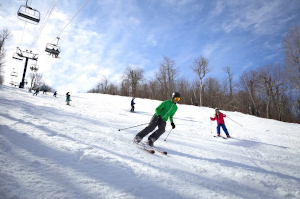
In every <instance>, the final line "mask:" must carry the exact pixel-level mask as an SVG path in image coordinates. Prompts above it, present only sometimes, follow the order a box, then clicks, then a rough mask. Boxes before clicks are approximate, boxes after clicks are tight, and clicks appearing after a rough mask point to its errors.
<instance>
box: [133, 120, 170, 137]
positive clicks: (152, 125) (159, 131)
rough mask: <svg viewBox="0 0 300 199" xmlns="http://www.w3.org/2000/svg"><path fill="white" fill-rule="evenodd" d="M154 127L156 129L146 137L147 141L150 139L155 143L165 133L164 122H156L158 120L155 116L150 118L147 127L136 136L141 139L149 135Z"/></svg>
mask: <svg viewBox="0 0 300 199" xmlns="http://www.w3.org/2000/svg"><path fill="white" fill-rule="evenodd" d="M156 127H158V129H157V130H156V131H154V132H153V133H152V134H151V135H150V136H149V137H148V140H149V139H151V140H152V141H153V142H155V141H156V140H157V139H158V138H159V137H160V136H161V135H162V134H163V133H164V132H165V129H166V122H165V121H161V122H158V118H157V117H155V116H153V117H152V118H151V121H150V123H149V124H148V126H147V127H146V128H144V129H143V130H142V131H140V132H139V133H138V134H137V135H136V136H139V137H140V138H143V137H145V136H146V135H148V134H149V133H151V132H152V131H153V130H154V129H155V128H156Z"/></svg>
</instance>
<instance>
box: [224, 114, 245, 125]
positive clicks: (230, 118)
mask: <svg viewBox="0 0 300 199" xmlns="http://www.w3.org/2000/svg"><path fill="white" fill-rule="evenodd" d="M227 118H228V119H230V120H232V121H234V120H233V119H231V118H230V117H228V116H227ZM234 122H235V123H237V122H236V121H234ZM237 124H238V125H240V126H242V125H241V124H239V123H237Z"/></svg>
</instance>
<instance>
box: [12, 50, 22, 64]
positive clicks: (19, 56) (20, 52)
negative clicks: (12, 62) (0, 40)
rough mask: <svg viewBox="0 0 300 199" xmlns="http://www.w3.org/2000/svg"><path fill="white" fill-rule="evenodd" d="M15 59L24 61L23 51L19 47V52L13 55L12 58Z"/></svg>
mask: <svg viewBox="0 0 300 199" xmlns="http://www.w3.org/2000/svg"><path fill="white" fill-rule="evenodd" d="M12 58H13V59H16V60H18V61H23V58H24V57H23V54H22V51H21V49H20V48H19V47H17V51H16V53H14V54H13V56H12Z"/></svg>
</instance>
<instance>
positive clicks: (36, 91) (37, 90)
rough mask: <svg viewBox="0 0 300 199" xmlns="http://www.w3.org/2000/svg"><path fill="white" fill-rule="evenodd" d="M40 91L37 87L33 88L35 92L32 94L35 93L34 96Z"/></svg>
mask: <svg viewBox="0 0 300 199" xmlns="http://www.w3.org/2000/svg"><path fill="white" fill-rule="evenodd" d="M39 92H40V90H39V88H37V89H36V90H35V92H34V93H33V96H34V95H35V96H37V94H38V93H39Z"/></svg>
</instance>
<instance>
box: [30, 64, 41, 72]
mask: <svg viewBox="0 0 300 199" xmlns="http://www.w3.org/2000/svg"><path fill="white" fill-rule="evenodd" d="M30 70H31V71H33V72H37V71H38V70H39V66H38V65H37V64H31V65H30Z"/></svg>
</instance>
